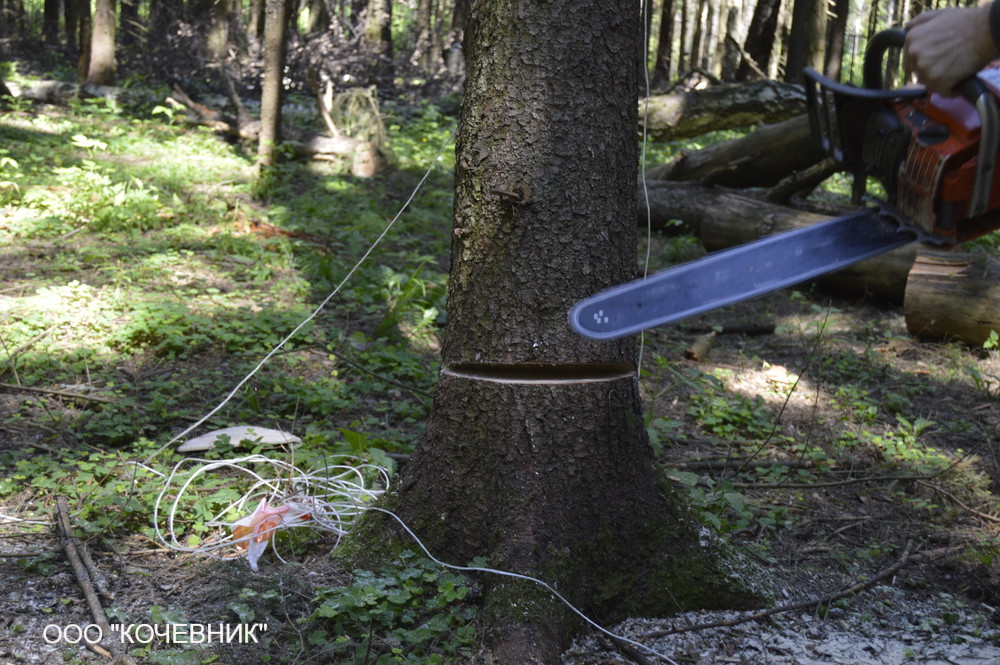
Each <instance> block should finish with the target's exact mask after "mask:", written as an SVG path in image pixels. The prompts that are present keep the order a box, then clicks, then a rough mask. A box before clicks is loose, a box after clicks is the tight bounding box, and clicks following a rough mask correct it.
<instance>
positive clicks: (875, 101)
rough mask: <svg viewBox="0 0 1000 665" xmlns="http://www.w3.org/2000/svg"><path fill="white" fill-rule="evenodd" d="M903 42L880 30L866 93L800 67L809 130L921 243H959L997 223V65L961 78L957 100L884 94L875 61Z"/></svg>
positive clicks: (910, 91)
mask: <svg viewBox="0 0 1000 665" xmlns="http://www.w3.org/2000/svg"><path fill="white" fill-rule="evenodd" d="M904 38H905V33H904V32H903V31H902V30H887V31H884V32H881V33H879V34H878V35H876V36H875V37H874V38H873V39H872V46H871V47H870V48H869V50H868V52H867V54H866V57H865V87H863V88H857V87H853V86H849V85H844V84H841V83H837V82H835V81H832V80H830V79H828V78H826V77H825V76H823V75H822V74H819V73H818V72H816V71H815V70H812V69H807V70H806V72H805V75H806V93H807V98H808V103H809V113H810V119H811V122H812V129H813V134H814V136H815V137H816V138H817V139H818V140H819V142H820V145H821V146H822V148H823V149H824V150H825V151H826V152H827V153H828V154H829V155H830V156H831V157H833V159H834V160H836V161H837V162H839V163H841V164H843V165H844V167H845V169H847V170H850V171H851V172H853V173H854V177H855V183H856V185H857V184H859V183H860V184H861V185H862V186H863V184H864V182H865V178H866V176H873V177H874V178H876V179H877V180H879V181H880V182H881V183H882V185H883V187H884V188H885V193H886V199H887V200H886V201H885V202H884V205H885V207H886V211H887V212H889V213H891V214H894V215H896V216H898V217H899V219H900V222H901V223H903V224H906V225H909V226H911V227H913V228H914V229H916V230H917V231H918V232H920V233H921V239H922V240H925V241H929V242H934V243H937V244H957V243H961V242H965V241H967V240H971V239H972V238H975V237H977V236H980V235H982V234H984V233H987V232H989V231H992V230H994V229H996V228H997V227H1000V171H998V170H997V169H996V168H995V163H996V157H997V150H998V148H1000V145H998V139H1000V115H998V110H997V108H998V102H997V99H998V98H1000V63H993V64H992V65H991V66H989V67H987V68H986V69H984V70H983V71H982V72H980V73H979V75H978V76H977V77H975V78H974V79H969V80H967V81H966V82H964V83H963V86H962V93H963V95H962V96H955V97H946V96H943V95H939V94H930V95H928V94H927V93H926V91H925V90H924V89H923V88H916V87H910V88H903V89H900V90H882V89H881V67H882V56H883V55H884V53H885V51H886V50H887V49H888V48H889V47H892V46H897V47H898V46H902V43H903V39H904Z"/></svg>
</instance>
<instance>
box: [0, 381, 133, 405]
mask: <svg viewBox="0 0 1000 665" xmlns="http://www.w3.org/2000/svg"><path fill="white" fill-rule="evenodd" d="M0 388H6V389H7V390H23V391H25V392H30V393H41V394H43V395H56V396H58V397H66V398H68V399H79V400H83V401H85V402H100V403H101V404H115V403H116V402H115V400H113V399H111V398H110V397H98V396H97V395H84V394H82V393H73V392H69V391H68V390H53V389H51V388H34V387H32V386H19V385H17V384H14V383H0Z"/></svg>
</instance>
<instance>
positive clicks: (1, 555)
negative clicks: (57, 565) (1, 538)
mask: <svg viewBox="0 0 1000 665" xmlns="http://www.w3.org/2000/svg"><path fill="white" fill-rule="evenodd" d="M53 552H55V550H35V551H34V552H0V559H16V558H21V557H24V558H27V557H32V556H42V555H43V554H52V553H53Z"/></svg>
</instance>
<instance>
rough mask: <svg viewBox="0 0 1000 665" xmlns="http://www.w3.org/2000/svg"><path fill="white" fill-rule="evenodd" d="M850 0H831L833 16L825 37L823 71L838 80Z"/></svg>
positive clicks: (842, 58)
mask: <svg viewBox="0 0 1000 665" xmlns="http://www.w3.org/2000/svg"><path fill="white" fill-rule="evenodd" d="M850 9H851V0H833V16H832V17H831V19H830V24H829V30H828V31H827V37H826V64H825V65H824V67H823V71H824V73H825V74H826V75H827V76H828V77H830V78H831V79H833V80H834V81H839V80H840V69H841V63H842V62H843V60H844V41H845V40H846V38H847V15H848V13H849V12H850Z"/></svg>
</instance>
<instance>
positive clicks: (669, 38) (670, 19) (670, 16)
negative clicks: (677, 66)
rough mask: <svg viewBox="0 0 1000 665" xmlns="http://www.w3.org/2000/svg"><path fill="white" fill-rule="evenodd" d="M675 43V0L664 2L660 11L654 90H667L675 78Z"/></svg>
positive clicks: (651, 85)
mask: <svg viewBox="0 0 1000 665" xmlns="http://www.w3.org/2000/svg"><path fill="white" fill-rule="evenodd" d="M681 1H682V2H683V0H681ZM673 42H674V0H663V5H662V8H661V11H660V37H659V41H658V42H657V44H656V59H655V62H654V64H653V79H652V81H651V83H650V87H651V88H653V89H654V90H658V89H661V88H665V87H666V86H667V85H668V84H669V83H670V80H671V78H672V76H673V48H674V44H673Z"/></svg>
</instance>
